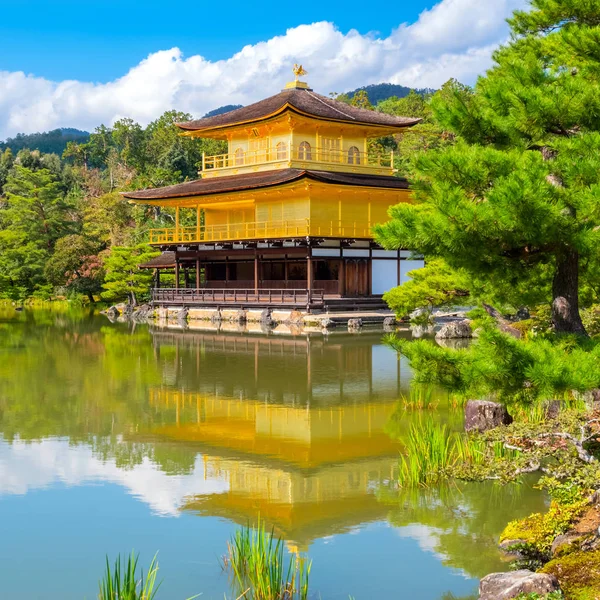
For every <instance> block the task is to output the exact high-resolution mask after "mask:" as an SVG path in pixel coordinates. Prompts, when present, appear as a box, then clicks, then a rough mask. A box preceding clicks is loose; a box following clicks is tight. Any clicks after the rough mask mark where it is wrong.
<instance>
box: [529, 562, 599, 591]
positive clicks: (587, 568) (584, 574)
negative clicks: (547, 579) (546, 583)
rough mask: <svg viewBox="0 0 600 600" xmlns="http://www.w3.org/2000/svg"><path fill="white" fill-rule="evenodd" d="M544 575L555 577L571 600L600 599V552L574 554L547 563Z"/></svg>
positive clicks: (543, 569) (542, 570)
mask: <svg viewBox="0 0 600 600" xmlns="http://www.w3.org/2000/svg"><path fill="white" fill-rule="evenodd" d="M541 572H542V573H548V574H550V575H554V576H555V577H556V578H557V579H558V580H559V581H560V586H561V589H562V590H563V592H564V594H565V597H566V598H569V599H570V600H598V599H599V598H600V550H596V551H594V552H573V553H571V554H569V555H567V556H561V557H559V558H555V559H554V560H551V561H550V562H549V563H547V564H546V565H545V566H544V567H543V568H542V569H541Z"/></svg>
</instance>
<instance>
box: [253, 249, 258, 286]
mask: <svg viewBox="0 0 600 600" xmlns="http://www.w3.org/2000/svg"><path fill="white" fill-rule="evenodd" d="M254 293H255V294H258V254H257V253H256V252H255V253H254Z"/></svg>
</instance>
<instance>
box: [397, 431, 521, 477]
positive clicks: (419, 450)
mask: <svg viewBox="0 0 600 600" xmlns="http://www.w3.org/2000/svg"><path fill="white" fill-rule="evenodd" d="M516 456H518V452H517V451H516V450H512V449H508V448H506V447H505V445H504V443H503V442H501V441H498V442H493V443H489V442H487V441H485V440H482V439H480V438H477V437H472V436H469V435H465V434H463V433H458V432H452V431H450V429H449V428H448V426H447V425H445V424H439V423H434V422H433V420H432V419H428V420H426V421H424V422H420V423H413V424H412V425H411V427H410V430H409V433H408V437H407V439H406V453H405V454H404V455H402V456H401V458H400V465H399V470H398V482H399V484H400V485H401V486H402V487H418V486H428V485H431V484H435V483H438V482H439V481H440V480H441V479H443V478H444V477H446V476H447V474H448V472H449V471H450V470H451V469H452V468H453V467H456V466H458V465H468V466H479V465H486V464H488V463H489V461H493V460H499V461H501V460H510V459H513V458H515V457H516Z"/></svg>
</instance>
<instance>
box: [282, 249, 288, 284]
mask: <svg viewBox="0 0 600 600" xmlns="http://www.w3.org/2000/svg"><path fill="white" fill-rule="evenodd" d="M283 260H284V262H283V279H284V281H285V286H284V287H285V288H286V289H287V282H288V277H289V265H288V257H287V254H286V255H285V257H284V259H283Z"/></svg>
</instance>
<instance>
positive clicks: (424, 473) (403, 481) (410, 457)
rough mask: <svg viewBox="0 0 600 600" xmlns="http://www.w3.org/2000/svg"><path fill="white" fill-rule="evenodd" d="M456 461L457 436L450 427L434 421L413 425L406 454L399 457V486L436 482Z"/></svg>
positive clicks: (409, 433) (407, 439)
mask: <svg viewBox="0 0 600 600" xmlns="http://www.w3.org/2000/svg"><path fill="white" fill-rule="evenodd" d="M455 460H456V453H455V450H454V435H453V433H452V432H451V431H450V430H449V429H448V426H447V425H439V424H437V423H434V422H433V421H432V420H431V419H427V420H425V421H423V422H420V423H413V424H412V425H411V427H410V429H409V432H408V436H407V438H406V454H405V455H403V456H402V457H401V458H400V466H399V470H398V480H399V483H400V485H402V486H418V485H429V484H431V483H436V482H437V481H439V479H440V477H441V476H442V474H443V472H444V470H445V469H447V468H448V467H449V466H450V465H451V464H452V463H453V462H454V461H455Z"/></svg>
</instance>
